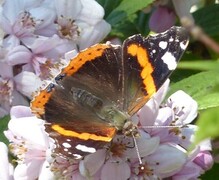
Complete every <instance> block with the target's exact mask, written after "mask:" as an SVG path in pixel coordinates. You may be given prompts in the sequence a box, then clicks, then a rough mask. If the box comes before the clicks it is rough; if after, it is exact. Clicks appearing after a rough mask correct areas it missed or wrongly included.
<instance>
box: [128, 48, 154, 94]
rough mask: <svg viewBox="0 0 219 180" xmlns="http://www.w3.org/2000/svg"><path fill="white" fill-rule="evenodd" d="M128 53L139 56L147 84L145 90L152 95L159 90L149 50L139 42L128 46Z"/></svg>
mask: <svg viewBox="0 0 219 180" xmlns="http://www.w3.org/2000/svg"><path fill="white" fill-rule="evenodd" d="M128 53H129V54H130V55H132V56H136V57H137V60H138V63H139V64H140V66H141V67H142V72H141V77H142V79H143V83H144V85H145V90H146V91H147V94H148V95H149V96H151V95H152V94H154V93H155V92H156V91H157V90H156V86H155V84H154V79H153V76H152V73H153V71H154V68H153V67H152V65H151V63H150V61H149V57H148V53H147V51H146V50H145V49H144V48H143V47H141V46H138V45H137V44H131V45H130V46H128Z"/></svg>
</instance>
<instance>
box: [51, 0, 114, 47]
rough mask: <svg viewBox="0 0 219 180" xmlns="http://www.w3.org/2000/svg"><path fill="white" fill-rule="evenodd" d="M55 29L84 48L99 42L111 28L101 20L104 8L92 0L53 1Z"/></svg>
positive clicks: (61, 35)
mask: <svg viewBox="0 0 219 180" xmlns="http://www.w3.org/2000/svg"><path fill="white" fill-rule="evenodd" d="M55 8H56V12H57V29H58V34H59V35H60V37H62V38H66V39H69V40H72V41H75V42H77V44H78V46H79V49H80V50H82V49H85V48H87V47H89V46H91V45H93V44H95V43H97V42H100V41H101V40H102V39H103V38H104V37H105V36H106V35H107V34H108V33H109V32H110V30H111V27H110V25H109V24H108V23H107V22H106V21H104V20H103V16H104V9H103V8H102V7H101V6H100V5H99V4H98V3H97V2H96V1H94V0H77V1H68V0H59V1H55Z"/></svg>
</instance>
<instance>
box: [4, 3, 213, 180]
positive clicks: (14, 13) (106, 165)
mask: <svg viewBox="0 0 219 180" xmlns="http://www.w3.org/2000/svg"><path fill="white" fill-rule="evenodd" d="M159 8H160V7H159ZM91 9H93V11H91ZM157 10H160V9H157ZM155 12H156V11H155ZM155 15H156V14H155ZM103 16H104V10H103V8H102V7H101V6H100V5H99V4H97V3H96V2H95V1H94V0H74V1H68V0H57V1H56V0H54V1H50V0H40V1H39V0H16V1H9V0H6V1H5V2H4V3H3V4H2V6H1V11H0V27H1V28H2V30H3V31H4V32H3V35H2V41H1V49H0V117H3V116H4V115H6V114H8V113H9V111H10V116H11V120H10V122H9V124H8V130H7V131H5V136H6V137H7V138H8V140H9V142H10V145H9V149H10V151H11V152H12V154H13V155H14V156H15V157H16V166H13V165H12V164H11V163H10V162H9V159H8V149H7V147H6V145H5V144H4V143H1V142H0V152H1V156H0V169H1V171H0V179H12V180H13V179H60V178H63V179H76V180H83V179H89V178H90V179H106V180H107V179H121V180H122V179H128V178H129V179H131V180H135V179H162V178H168V177H171V178H172V179H175V180H180V179H195V178H197V177H199V176H200V174H202V173H203V172H205V171H206V170H207V169H209V168H210V167H211V166H212V163H213V161H212V156H211V154H210V153H209V151H210V150H211V145H210V141H204V142H202V143H200V144H199V145H197V146H196V148H195V149H193V150H192V151H190V145H191V144H192V141H193V137H194V132H195V130H196V128H197V127H196V126H194V125H191V124H189V123H191V122H192V120H194V118H195V117H196V116H197V103H196V102H195V101H194V100H193V99H192V98H191V97H190V96H188V95H187V94H185V93H184V92H182V91H178V92H176V93H175V94H173V95H172V96H171V97H169V98H168V99H167V101H166V102H164V103H162V104H161V102H162V101H163V99H164V96H165V94H166V91H167V89H168V83H169V82H168V81H167V82H166V83H165V84H164V86H163V87H162V88H161V89H160V90H159V92H158V93H157V94H156V95H155V96H154V97H153V98H152V99H151V100H150V101H149V102H148V103H147V104H146V105H145V106H144V107H143V108H142V109H141V110H140V111H139V112H138V113H137V114H136V115H135V116H134V117H133V122H135V123H136V124H138V126H139V133H140V135H141V136H140V137H139V138H136V146H135V143H134V142H133V140H134V139H133V138H131V137H127V136H124V135H116V137H115V138H114V139H113V141H112V142H111V143H110V144H109V146H108V147H107V148H106V149H100V150H98V151H97V152H96V153H94V154H90V155H87V156H85V157H84V159H83V160H75V159H70V158H69V157H68V158H66V157H57V156H56V155H55V154H53V149H54V147H55V142H54V140H53V139H51V138H50V137H49V135H48V134H47V133H46V132H45V126H44V123H45V121H44V120H41V119H38V118H37V117H35V116H34V115H33V114H32V113H31V110H30V108H29V107H28V106H29V100H30V99H31V97H32V94H33V92H35V90H36V89H37V88H38V87H40V86H41V85H42V81H43V80H47V79H50V78H51V76H52V74H51V73H52V72H51V71H50V69H51V68H55V67H57V66H59V63H60V59H61V58H63V54H65V53H66V52H68V51H70V50H72V49H74V50H75V51H76V52H77V51H79V50H81V49H84V48H86V47H89V46H90V45H92V44H95V43H97V42H99V41H100V40H102V39H103V38H104V37H105V36H106V35H107V34H108V33H109V32H110V25H109V24H108V23H107V22H105V21H104V20H103ZM151 22H156V21H154V20H153V16H152V17H151ZM152 29H153V28H152ZM160 31H161V30H160ZM157 32H159V30H157ZM66 61H68V58H67V59H66ZM62 63H65V62H62ZM15 105H19V106H15ZM23 105H25V106H23ZM11 107H12V108H11ZM24 124H25V127H27V128H25V127H24ZM137 149H138V151H137ZM138 155H140V157H141V160H139V158H138Z"/></svg>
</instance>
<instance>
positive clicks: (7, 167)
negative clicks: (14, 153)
mask: <svg viewBox="0 0 219 180" xmlns="http://www.w3.org/2000/svg"><path fill="white" fill-rule="evenodd" d="M0 152H1V156H0V169H1V171H0V179H2V180H4V179H5V180H6V179H7V180H12V179H13V177H12V173H13V168H12V167H11V164H10V163H9V162H8V148H7V146H6V145H5V144H4V143H2V142H0Z"/></svg>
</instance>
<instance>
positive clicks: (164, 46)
mask: <svg viewBox="0 0 219 180" xmlns="http://www.w3.org/2000/svg"><path fill="white" fill-rule="evenodd" d="M167 44H168V43H167V42H166V41H160V42H159V47H160V48H161V49H166V48H167Z"/></svg>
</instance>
